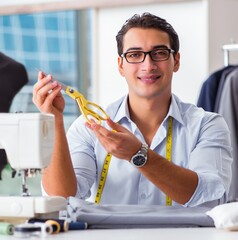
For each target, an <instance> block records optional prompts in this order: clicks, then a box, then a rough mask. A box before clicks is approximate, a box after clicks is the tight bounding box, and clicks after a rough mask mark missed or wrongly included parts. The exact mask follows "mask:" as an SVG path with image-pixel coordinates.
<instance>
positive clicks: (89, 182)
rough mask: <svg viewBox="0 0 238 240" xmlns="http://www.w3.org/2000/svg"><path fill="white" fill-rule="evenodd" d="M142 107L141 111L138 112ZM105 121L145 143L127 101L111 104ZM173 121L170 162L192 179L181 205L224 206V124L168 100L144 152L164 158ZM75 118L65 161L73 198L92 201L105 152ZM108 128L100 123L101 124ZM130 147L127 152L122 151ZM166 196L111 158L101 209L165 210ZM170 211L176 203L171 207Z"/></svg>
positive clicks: (227, 149) (227, 164)
mask: <svg viewBox="0 0 238 240" xmlns="http://www.w3.org/2000/svg"><path fill="white" fill-rule="evenodd" d="M142 107H143V106H142ZM106 112H107V113H108V115H109V116H110V118H111V119H112V120H113V121H115V122H118V123H119V124H121V125H122V126H124V127H125V128H127V129H129V130H130V131H131V132H132V133H133V134H134V135H135V136H136V137H137V138H138V139H140V140H141V142H145V139H144V137H143V135H142V133H141V132H140V130H139V129H138V128H137V126H136V124H135V123H134V122H132V120H131V119H130V116H129V111H128V105H127V96H125V97H123V98H121V99H119V100H118V101H116V102H114V103H113V104H111V105H110V106H109V107H108V108H107V109H106ZM169 116H172V117H173V119H174V121H173V136H172V137H173V145H172V162H173V163H174V164H176V165H179V166H181V167H183V168H187V169H191V170H192V171H195V172H196V173H197V175H198V179H199V181H198V186H197V188H196V190H195V192H194V194H193V196H192V197H191V199H190V200H189V201H188V202H187V203H186V204H185V205H184V206H186V207H188V206H189V207H190V206H197V205H203V206H214V205H217V204H220V203H224V202H225V201H226V200H227V194H228V191H229V187H230V183H231V163H232V154H231V151H232V149H231V142H230V133H229V130H228V127H227V125H226V123H225V121H224V119H223V118H222V117H221V116H220V115H218V114H216V113H211V112H206V111H204V110H203V109H202V108H198V107H196V106H195V105H192V104H189V103H184V102H182V101H181V100H180V99H179V98H178V97H177V96H175V95H174V94H173V95H172V101H171V105H170V108H169V112H168V114H167V116H166V118H165V119H164V121H163V122H162V124H161V125H160V127H159V128H158V130H157V132H156V134H155V136H154V137H153V140H152V142H151V145H150V149H152V150H153V151H155V152H157V153H158V154H160V155H162V156H165V148H166V135H167V127H168V118H169ZM84 122H85V121H84V119H83V118H82V116H80V117H79V118H78V119H76V120H75V122H74V123H73V124H72V125H71V127H70V128H69V130H68V133H67V139H68V143H69V148H70V153H71V158H72V162H73V166H74V170H75V174H76V177H77V183H78V190H77V195H76V196H77V197H79V198H82V199H87V200H89V201H94V200H95V194H96V192H97V186H98V183H99V178H100V174H101V170H102V168H103V163H104V160H105V157H106V154H107V152H106V150H105V149H104V148H103V146H102V145H101V144H100V142H99V141H98V139H97V138H96V137H95V135H94V133H93V132H92V131H91V130H90V129H88V128H87V127H85V123H84ZM102 124H103V125H104V126H105V127H107V128H108V126H107V125H106V123H105V122H103V123H102ZM128 147H130V146H128ZM165 199H166V196H165V194H164V193H163V192H162V191H160V189H158V188H157V187H156V186H155V185H154V184H153V183H151V182H150V181H149V180H148V179H147V178H146V177H145V176H144V175H142V174H141V173H140V171H138V169H137V168H136V167H134V166H133V165H131V164H130V163H129V162H128V161H124V160H121V159H117V158H116V157H114V156H113V157H112V159H111V163H110V167H109V171H108V175H107V179H106V183H105V187H104V190H103V193H102V198H101V203H102V204H147V205H148V204H150V205H166V202H165ZM172 204H173V205H178V203H176V202H173V203H172Z"/></svg>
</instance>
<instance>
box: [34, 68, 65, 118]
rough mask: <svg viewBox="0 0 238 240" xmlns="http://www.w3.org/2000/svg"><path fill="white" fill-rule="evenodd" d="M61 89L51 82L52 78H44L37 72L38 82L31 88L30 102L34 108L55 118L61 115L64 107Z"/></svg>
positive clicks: (42, 74) (48, 76)
mask: <svg viewBox="0 0 238 240" xmlns="http://www.w3.org/2000/svg"><path fill="white" fill-rule="evenodd" d="M61 89H62V87H61V86H60V85H59V84H58V82H57V81H52V76H51V75H47V76H45V75H44V73H43V72H41V71H40V72H39V74H38V81H37V83H36V84H35V85H34V88H33V98H32V101H33V103H34V104H35V105H36V107H37V108H38V109H39V110H40V111H41V112H43V113H51V114H53V115H55V116H57V115H62V113H63V111H64V107H65V101H64V97H63V95H62V93H61V92H60V91H61Z"/></svg>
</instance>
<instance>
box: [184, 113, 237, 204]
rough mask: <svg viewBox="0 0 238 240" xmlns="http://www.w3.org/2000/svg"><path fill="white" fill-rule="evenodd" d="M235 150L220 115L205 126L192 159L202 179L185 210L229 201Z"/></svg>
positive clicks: (190, 162) (191, 164) (205, 121)
mask: <svg viewBox="0 0 238 240" xmlns="http://www.w3.org/2000/svg"><path fill="white" fill-rule="evenodd" d="M231 163H232V148H231V140H230V132H229V129H228V127H227V124H226V122H225V120H224V119H223V118H222V117H221V116H220V115H211V116H210V117H209V118H207V119H205V120H204V121H203V122H202V123H201V128H200V132H199V135H198V141H197V144H196V146H195V148H194V149H193V151H192V152H191V155H190V158H189V169H191V170H193V171H195V172H196V173H197V175H198V186H197V188H196V191H195V192H194V194H193V196H192V197H191V199H190V200H189V201H188V202H187V203H186V204H185V206H197V205H201V204H204V203H207V204H208V205H209V204H213V203H214V205H217V204H221V203H224V202H226V201H227V199H228V192H229V188H230V184H231V174H232V173H231Z"/></svg>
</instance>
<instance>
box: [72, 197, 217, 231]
mask: <svg viewBox="0 0 238 240" xmlns="http://www.w3.org/2000/svg"><path fill="white" fill-rule="evenodd" d="M209 210H210V208H208V207H190V208H185V207H182V206H170V207H168V206H160V205H119V204H118V205H117V204H115V205H106V204H102V205H101V204H95V203H92V202H88V201H85V200H82V199H79V198H76V197H69V198H68V206H67V213H68V215H69V217H70V218H71V220H72V221H84V222H87V224H88V228H98V229H119V228H121V229H122V228H163V227H214V222H213V220H212V218H210V217H209V216H208V215H207V214H206V212H207V211H209Z"/></svg>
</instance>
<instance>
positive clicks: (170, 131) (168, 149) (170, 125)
mask: <svg viewBox="0 0 238 240" xmlns="http://www.w3.org/2000/svg"><path fill="white" fill-rule="evenodd" d="M172 139H173V118H172V117H169V122H168V133H167V140H166V154H165V157H166V159H167V160H168V161H169V162H171V161H172ZM171 205H172V199H171V198H170V197H169V196H168V195H166V206H171Z"/></svg>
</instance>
